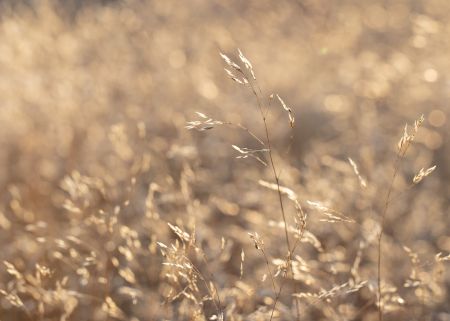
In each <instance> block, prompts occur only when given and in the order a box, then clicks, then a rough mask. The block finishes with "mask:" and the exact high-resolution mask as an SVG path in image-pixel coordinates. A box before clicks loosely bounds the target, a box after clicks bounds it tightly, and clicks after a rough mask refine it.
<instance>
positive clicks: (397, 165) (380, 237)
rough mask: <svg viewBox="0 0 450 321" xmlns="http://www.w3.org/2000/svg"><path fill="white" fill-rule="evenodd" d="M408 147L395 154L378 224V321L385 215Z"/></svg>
mask: <svg viewBox="0 0 450 321" xmlns="http://www.w3.org/2000/svg"><path fill="white" fill-rule="evenodd" d="M408 147H409V144H408V145H406V146H404V148H403V150H400V151H399V152H398V153H397V156H396V159H395V164H394V173H393V175H392V179H391V182H390V184H389V189H388V191H387V194H386V199H385V203H384V207H383V212H382V214H381V222H380V233H379V235H378V260H377V272H378V273H377V274H378V275H377V283H378V320H379V321H383V307H382V292H381V281H382V271H381V267H382V264H381V263H382V253H381V246H382V241H383V235H384V225H385V221H386V215H387V211H388V208H389V204H390V203H391V195H392V191H393V189H394V182H395V179H396V177H397V175H398V172H399V168H400V163H401V160H402V158H403V156H405V154H406V151H407V149H408Z"/></svg>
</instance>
